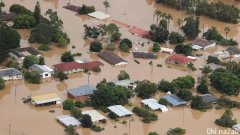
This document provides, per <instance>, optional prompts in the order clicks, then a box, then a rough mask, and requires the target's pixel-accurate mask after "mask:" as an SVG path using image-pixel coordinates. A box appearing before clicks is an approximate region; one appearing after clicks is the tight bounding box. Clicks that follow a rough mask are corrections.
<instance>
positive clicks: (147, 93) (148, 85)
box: [135, 80, 157, 99]
mask: <svg viewBox="0 0 240 135" xmlns="http://www.w3.org/2000/svg"><path fill="white" fill-rule="evenodd" d="M135 91H136V93H137V95H138V96H139V97H140V98H142V99H146V98H150V97H151V96H153V95H154V94H155V93H156V92H157V85H156V84H155V83H152V82H150V81H148V80H143V81H141V82H138V84H137V87H136V89H135Z"/></svg>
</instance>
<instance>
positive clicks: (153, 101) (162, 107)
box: [141, 98, 168, 112]
mask: <svg viewBox="0 0 240 135" xmlns="http://www.w3.org/2000/svg"><path fill="white" fill-rule="evenodd" d="M141 102H142V103H143V104H144V105H147V106H148V107H149V108H150V109H152V110H154V111H155V110H159V109H160V110H161V111H162V112H167V111H168V108H167V107H166V106H165V105H161V104H159V103H158V102H157V100H156V99H153V98H150V99H144V100H142V101H141Z"/></svg>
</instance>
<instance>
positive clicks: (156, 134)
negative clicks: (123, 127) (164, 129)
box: [148, 132, 158, 135]
mask: <svg viewBox="0 0 240 135" xmlns="http://www.w3.org/2000/svg"><path fill="white" fill-rule="evenodd" d="M148 135H158V133H157V132H150V133H149V134H148Z"/></svg>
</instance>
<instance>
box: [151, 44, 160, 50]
mask: <svg viewBox="0 0 240 135" xmlns="http://www.w3.org/2000/svg"><path fill="white" fill-rule="evenodd" d="M160 50H161V47H160V44H159V43H154V44H153V48H152V51H153V52H159V51H160Z"/></svg>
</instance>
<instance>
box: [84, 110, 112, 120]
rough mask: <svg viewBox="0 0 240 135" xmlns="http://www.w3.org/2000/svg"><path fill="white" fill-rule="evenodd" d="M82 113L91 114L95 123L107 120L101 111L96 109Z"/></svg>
mask: <svg viewBox="0 0 240 135" xmlns="http://www.w3.org/2000/svg"><path fill="white" fill-rule="evenodd" d="M82 114H83V115H85V114H87V115H89V116H90V117H91V120H92V122H93V123H96V122H99V121H101V120H107V118H106V117H105V116H103V115H102V114H101V113H99V112H97V111H96V110H88V111H83V112H82Z"/></svg>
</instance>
